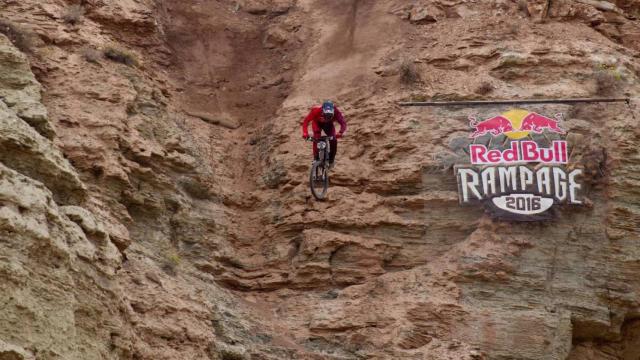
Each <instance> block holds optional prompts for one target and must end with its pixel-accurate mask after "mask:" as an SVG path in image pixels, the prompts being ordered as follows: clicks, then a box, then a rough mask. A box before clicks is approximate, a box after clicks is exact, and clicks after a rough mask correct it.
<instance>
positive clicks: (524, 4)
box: [518, 0, 531, 16]
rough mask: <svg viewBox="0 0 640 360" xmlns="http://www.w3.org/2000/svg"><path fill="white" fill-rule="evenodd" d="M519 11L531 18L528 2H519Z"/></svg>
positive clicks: (523, 0)
mask: <svg viewBox="0 0 640 360" xmlns="http://www.w3.org/2000/svg"><path fill="white" fill-rule="evenodd" d="M518 10H520V11H522V12H524V14H525V15H526V16H531V14H530V13H529V6H528V4H527V0H518Z"/></svg>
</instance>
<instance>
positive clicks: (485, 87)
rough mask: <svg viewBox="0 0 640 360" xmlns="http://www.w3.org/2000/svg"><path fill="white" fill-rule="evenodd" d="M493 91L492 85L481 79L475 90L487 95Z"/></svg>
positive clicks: (477, 92) (479, 93)
mask: <svg viewBox="0 0 640 360" xmlns="http://www.w3.org/2000/svg"><path fill="white" fill-rule="evenodd" d="M492 91H493V85H491V83H490V82H488V81H483V82H482V83H481V84H480V85H479V86H478V87H477V88H476V90H475V93H476V94H478V95H487V94H488V93H490V92H492Z"/></svg>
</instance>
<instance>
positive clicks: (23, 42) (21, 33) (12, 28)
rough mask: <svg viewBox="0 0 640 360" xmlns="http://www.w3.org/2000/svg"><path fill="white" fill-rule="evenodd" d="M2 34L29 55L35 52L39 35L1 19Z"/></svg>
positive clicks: (0, 29) (0, 28) (0, 30)
mask: <svg viewBox="0 0 640 360" xmlns="http://www.w3.org/2000/svg"><path fill="white" fill-rule="evenodd" d="M0 33H2V34H4V35H6V36H7V37H8V38H9V40H10V41H11V42H12V43H13V45H14V46H15V47H17V48H18V49H20V51H22V52H27V53H30V52H32V51H33V48H34V46H35V43H36V36H37V35H36V34H35V33H33V32H32V31H31V30H29V29H27V28H24V27H22V26H19V25H16V24H14V23H13V22H11V21H9V20H5V19H0Z"/></svg>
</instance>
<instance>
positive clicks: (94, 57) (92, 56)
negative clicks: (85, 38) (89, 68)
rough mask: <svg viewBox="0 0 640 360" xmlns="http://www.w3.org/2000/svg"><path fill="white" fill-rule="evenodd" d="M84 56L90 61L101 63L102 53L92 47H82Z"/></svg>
mask: <svg viewBox="0 0 640 360" xmlns="http://www.w3.org/2000/svg"><path fill="white" fill-rule="evenodd" d="M82 57H83V58H84V59H85V60H87V61H88V62H90V63H94V64H99V63H100V58H102V53H101V52H100V51H99V50H97V49H94V48H92V47H86V48H84V49H82Z"/></svg>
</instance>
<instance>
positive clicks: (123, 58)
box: [104, 46, 139, 66]
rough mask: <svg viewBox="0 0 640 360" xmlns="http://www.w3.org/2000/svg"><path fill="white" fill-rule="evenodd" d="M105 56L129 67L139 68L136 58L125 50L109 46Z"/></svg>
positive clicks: (105, 50)
mask: <svg viewBox="0 0 640 360" xmlns="http://www.w3.org/2000/svg"><path fill="white" fill-rule="evenodd" d="M104 56H105V57H106V58H107V59H109V60H111V61H115V62H118V63H121V64H125V65H127V66H138V64H139V62H138V59H137V58H136V56H135V55H134V54H132V53H130V52H129V51H127V50H125V49H121V48H118V47H115V46H109V47H107V48H106V49H104Z"/></svg>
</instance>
